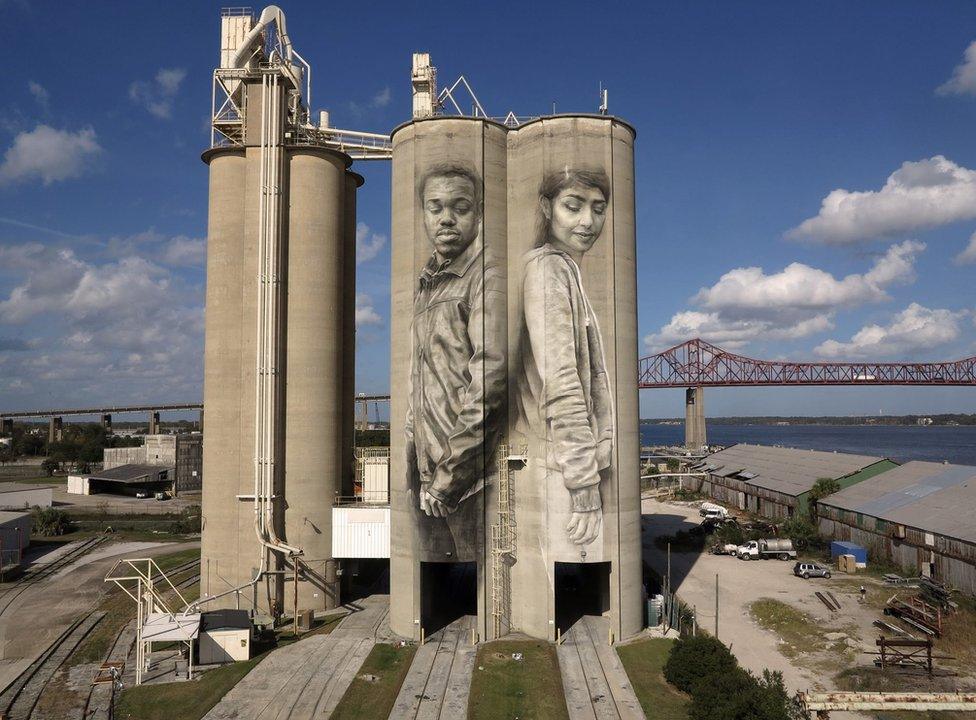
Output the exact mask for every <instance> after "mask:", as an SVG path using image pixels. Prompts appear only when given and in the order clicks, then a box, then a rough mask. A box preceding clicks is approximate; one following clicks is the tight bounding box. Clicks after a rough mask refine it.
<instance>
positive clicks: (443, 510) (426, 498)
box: [420, 490, 457, 518]
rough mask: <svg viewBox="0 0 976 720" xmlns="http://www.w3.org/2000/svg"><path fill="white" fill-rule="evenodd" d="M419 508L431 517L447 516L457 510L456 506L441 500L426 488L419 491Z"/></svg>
mask: <svg viewBox="0 0 976 720" xmlns="http://www.w3.org/2000/svg"><path fill="white" fill-rule="evenodd" d="M420 509H421V510H423V511H424V512H425V513H427V515H429V516H431V517H439V518H443V517H447V516H448V515H450V514H451V513H452V512H454V511H455V510H457V508H456V507H454V508H452V507H451V506H450V505H448V504H447V503H444V502H441V501H440V500H438V499H437V498H435V497H434V496H433V495H431V494H430V493H429V492H427V491H426V490H421V491H420Z"/></svg>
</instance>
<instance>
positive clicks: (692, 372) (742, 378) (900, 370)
mask: <svg viewBox="0 0 976 720" xmlns="http://www.w3.org/2000/svg"><path fill="white" fill-rule="evenodd" d="M637 382H638V385H639V386H640V387H641V388H689V387H735V386H751V385H970V386H973V385H976V357H970V358H966V359H964V360H955V361H950V362H932V363H871V362H867V363H846V362H844V363H832V362H789V361H781V360H754V359H753V358H749V357H745V356H743V355H736V354H735V353H730V352H728V351H726V350H723V349H722V348H720V347H717V346H715V345H712V344H711V343H707V342H705V341H704V340H701V339H698V338H696V339H694V340H689V341H688V342H684V343H681V344H680V345H675V346H674V347H673V348H669V349H668V350H665V351H664V352H662V353H658V354H657V355H651V356H649V357H645V358H642V359H641V361H640V364H639V366H638V375H637Z"/></svg>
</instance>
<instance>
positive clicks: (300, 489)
mask: <svg viewBox="0 0 976 720" xmlns="http://www.w3.org/2000/svg"><path fill="white" fill-rule="evenodd" d="M221 38H222V47H221V67H220V68H218V69H217V70H216V71H215V74H214V98H215V102H214V112H213V128H214V133H213V143H212V144H213V147H212V148H211V149H210V150H208V151H207V152H206V153H204V160H205V161H206V162H207V163H208V164H209V165H210V224H209V230H208V261H207V281H208V282H207V308H206V348H205V363H204V364H205V371H204V372H205V379H204V404H205V406H206V408H207V436H206V441H205V443H204V458H203V463H204V473H205V474H206V475H207V482H206V484H205V486H204V490H203V538H202V567H201V602H204V603H206V604H207V606H208V607H228V606H230V607H241V608H246V609H253V610H255V611H257V612H259V613H272V614H274V613H276V612H280V611H282V610H284V608H285V607H286V606H287V607H289V609H290V606H291V604H292V603H294V602H296V601H295V599H294V596H293V595H292V593H291V592H289V594H288V599H287V601H286V599H285V595H284V592H283V587H282V585H283V578H284V576H285V574H286V573H287V574H288V575H290V576H292V577H294V571H295V567H296V566H297V567H298V570H299V582H298V587H297V596H298V597H297V604H298V607H299V608H301V609H323V608H329V607H334V606H335V605H336V604H337V603H338V596H337V588H336V578H335V567H334V562H333V560H332V537H331V512H332V504H333V501H334V499H335V496H336V494H337V493H338V492H339V491H340V488H341V485H342V477H341V476H342V472H343V470H344V469H345V470H348V460H347V459H346V454H345V453H344V447H345V444H346V443H348V442H349V441H350V440H349V439H350V437H351V430H350V428H348V427H346V425H348V424H349V423H350V422H351V417H350V416H349V415H348V413H344V411H343V396H344V394H348V392H349V390H348V387H346V385H348V383H349V382H350V380H349V379H348V376H349V373H350V370H349V360H348V355H349V354H351V353H353V352H354V323H355V318H354V314H355V279H354V276H355V231H354V228H355V217H354V216H353V217H347V216H346V211H347V208H351V212H353V213H354V212H355V204H354V200H353V201H352V202H350V201H349V197H348V195H349V193H351V192H352V193H354V191H355V182H353V183H350V182H349V180H348V178H349V177H350V175H349V174H348V168H349V166H350V164H351V160H350V157H349V156H348V155H347V154H345V153H343V152H341V151H340V147H339V146H340V144H339V143H337V142H336V141H335V139H334V136H333V135H332V134H330V131H329V129H328V128H321V127H318V126H315V125H312V124H311V123H310V122H309V114H308V110H307V98H308V95H309V90H308V85H307V75H308V68H307V66H306V65H305V64H304V61H303V60H302V59H301V57H300V56H298V54H297V53H295V52H294V50H293V48H292V46H291V43H290V41H289V39H288V35H287V31H286V29H285V21H284V16H283V14H282V13H281V11H280V10H278V9H277V8H275V7H273V6H272V7H269V8H267V9H266V10H265V11H264V12H263V13H262V14H261V16H260V18H258V19H256V20H255V18H254V17H253V16H252V15H251V14H250V12H249V11H245V10H228V11H224V13H223V15H222V17H221ZM350 227H351V228H353V230H352V231H351V232H350ZM350 257H351V258H352V259H351V263H352V266H351V267H352V276H353V278H352V280H351V281H346V280H345V276H346V275H347V274H348V273H349V267H350ZM344 383H345V385H344Z"/></svg>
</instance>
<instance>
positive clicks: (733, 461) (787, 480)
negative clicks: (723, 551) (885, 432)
mask: <svg viewBox="0 0 976 720" xmlns="http://www.w3.org/2000/svg"><path fill="white" fill-rule="evenodd" d="M894 467H897V465H896V464H895V463H894V462H892V461H891V460H886V459H884V458H879V457H871V456H869V455H850V454H847V453H838V452H822V451H818V450H797V449H795V448H784V447H775V446H768V445H749V444H746V443H740V444H738V445H733V446H731V447H728V448H726V449H725V450H721V451H719V452H716V453H712V454H711V455H708V456H707V457H706V458H705V459H704V461H703V462H701V463H699V464H698V465H697V466H695V467H694V468H693V469H694V470H696V471H698V472H705V473H707V477H706V478H705V479H704V480H703V481H702V484H701V486H700V489H701V491H702V492H704V493H705V494H706V495H710V496H711V497H713V498H715V499H716V500H718V501H720V502H722V503H724V504H726V505H728V506H730V507H736V508H739V509H740V510H746V511H749V512H753V513H756V514H757V515H762V516H764V517H768V518H773V519H776V518H788V517H793V515H794V514H798V515H807V514H809V497H810V490H812V489H813V486H814V485H815V484H816V482H817V480H819V479H820V478H831V479H832V480H836V481H837V482H838V484H839V485H840V486H841V488H845V487H849V486H850V485H854V484H856V483H859V482H862V481H864V480H866V479H868V478H870V477H873V476H875V475H877V474H878V473H882V472H885V471H886V470H890V469H891V468H894Z"/></svg>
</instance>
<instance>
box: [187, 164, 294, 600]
mask: <svg viewBox="0 0 976 720" xmlns="http://www.w3.org/2000/svg"><path fill="white" fill-rule="evenodd" d="M254 155H255V150H254V149H253V148H249V149H246V150H245V149H243V148H221V149H215V150H210V151H208V152H206V153H204V161H205V162H207V163H208V165H209V167H210V208H209V226H208V230H207V300H206V302H207V305H206V316H205V326H206V327H205V333H206V340H205V350H204V389H203V394H204V406H205V407H206V409H207V419H208V422H207V435H206V440H205V442H204V446H203V472H204V474H205V475H206V476H208V481H207V482H206V483H205V484H204V488H203V498H202V503H203V517H202V523H203V533H202V542H201V568H200V585H201V597H202V598H203V597H207V596H215V595H221V594H222V593H227V592H228V591H232V590H234V588H239V587H240V588H242V589H241V590H240V592H239V593H233V592H232V593H230V594H227V595H224V596H223V597H221V598H219V599H218V600H215V601H213V602H212V603H211V604H210V605H209V606H210V607H241V608H246V609H252V608H253V609H257V610H259V611H263V612H267V611H268V609H269V598H271V597H276V594H277V591H276V585H277V580H276V579H275V578H274V577H271V578H270V581H269V582H262V583H259V584H255V585H251V586H247V587H243V586H246V585H247V583H248V582H249V581H250V580H252V579H253V578H254V577H255V575H256V572H257V570H258V568H259V567H260V564H261V561H260V558H261V556H262V553H263V552H264V550H263V549H262V548H261V546H260V544H259V542H258V540H257V537H256V534H255V532H254V505H253V502H246V501H242V500H240V499H239V498H240V497H241V496H244V497H251V496H253V493H254V463H253V457H254V434H253V427H254V417H253V416H254V362H255V361H254V358H255V304H254V301H253V298H254V297H255V296H256V294H257V280H256V276H257V259H256V254H257V252H256V249H257V242H256V233H255V232H254V230H253V227H250V226H249V222H248V220H249V218H251V217H252V216H253V215H254V212H253V211H252V209H251V206H252V205H254V204H255V203H256V202H257V197H258V193H259V188H260V183H259V182H258V180H257V176H256V170H257V169H258V167H259V165H258V161H257V159H256V158H255V156H254ZM252 222H253V219H252Z"/></svg>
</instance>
